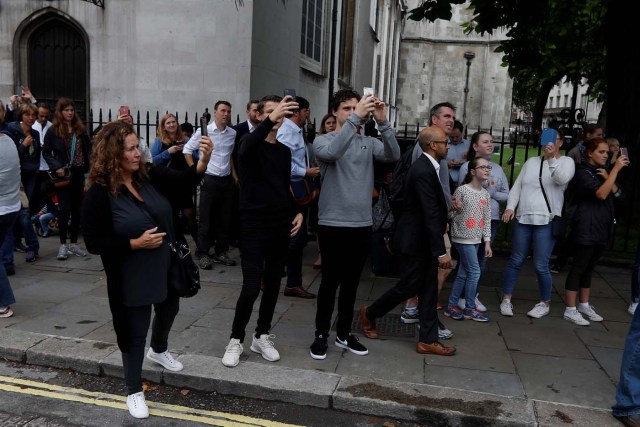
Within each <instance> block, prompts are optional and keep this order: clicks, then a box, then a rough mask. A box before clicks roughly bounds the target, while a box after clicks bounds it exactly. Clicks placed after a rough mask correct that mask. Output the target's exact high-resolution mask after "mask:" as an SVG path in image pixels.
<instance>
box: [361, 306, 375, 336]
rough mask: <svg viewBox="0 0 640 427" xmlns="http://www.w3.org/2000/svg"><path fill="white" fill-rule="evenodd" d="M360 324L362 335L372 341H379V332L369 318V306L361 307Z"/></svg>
mask: <svg viewBox="0 0 640 427" xmlns="http://www.w3.org/2000/svg"><path fill="white" fill-rule="evenodd" d="M360 323H361V324H362V333H363V334H364V336H365V337H367V338H370V339H372V340H376V339H378V331H377V330H376V325H375V323H372V322H371V321H370V320H369V319H368V318H367V306H366V305H363V306H362V307H360Z"/></svg>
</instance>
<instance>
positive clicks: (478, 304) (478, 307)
mask: <svg viewBox="0 0 640 427" xmlns="http://www.w3.org/2000/svg"><path fill="white" fill-rule="evenodd" d="M475 302H476V310H478V311H481V312H483V313H484V312H485V311H487V307H486V306H485V305H484V304H483V303H481V302H480V300H479V299H478V297H477V296H476V301H475ZM466 303H467V300H465V299H464V298H458V307H460V310H464V309H465V308H466V305H465V304H466Z"/></svg>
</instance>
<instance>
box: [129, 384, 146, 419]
mask: <svg viewBox="0 0 640 427" xmlns="http://www.w3.org/2000/svg"><path fill="white" fill-rule="evenodd" d="M127 407H128V408H129V413H130V414H131V416H132V417H134V418H149V407H148V406H147V402H145V400H144V393H143V392H141V391H139V392H137V393H135V394H130V395H129V396H127Z"/></svg>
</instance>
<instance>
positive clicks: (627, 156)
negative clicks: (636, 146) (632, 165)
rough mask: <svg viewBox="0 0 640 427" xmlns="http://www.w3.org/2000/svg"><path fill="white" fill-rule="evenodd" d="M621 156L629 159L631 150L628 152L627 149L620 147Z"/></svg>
mask: <svg viewBox="0 0 640 427" xmlns="http://www.w3.org/2000/svg"><path fill="white" fill-rule="evenodd" d="M620 154H621V155H623V156H625V157H626V158H627V159H628V158H629V150H627V147H620Z"/></svg>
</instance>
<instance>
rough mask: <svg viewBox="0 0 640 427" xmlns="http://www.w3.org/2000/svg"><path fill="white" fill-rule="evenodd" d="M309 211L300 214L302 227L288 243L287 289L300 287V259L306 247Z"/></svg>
mask: <svg viewBox="0 0 640 427" xmlns="http://www.w3.org/2000/svg"><path fill="white" fill-rule="evenodd" d="M308 212H309V209H304V210H303V212H302V226H301V227H300V231H298V234H296V235H295V236H293V237H292V238H291V241H290V242H289V255H288V256H287V288H295V287H298V286H302V257H303V252H304V248H305V246H307V241H308V240H309V236H308V234H307V233H308V227H307V214H308Z"/></svg>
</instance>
